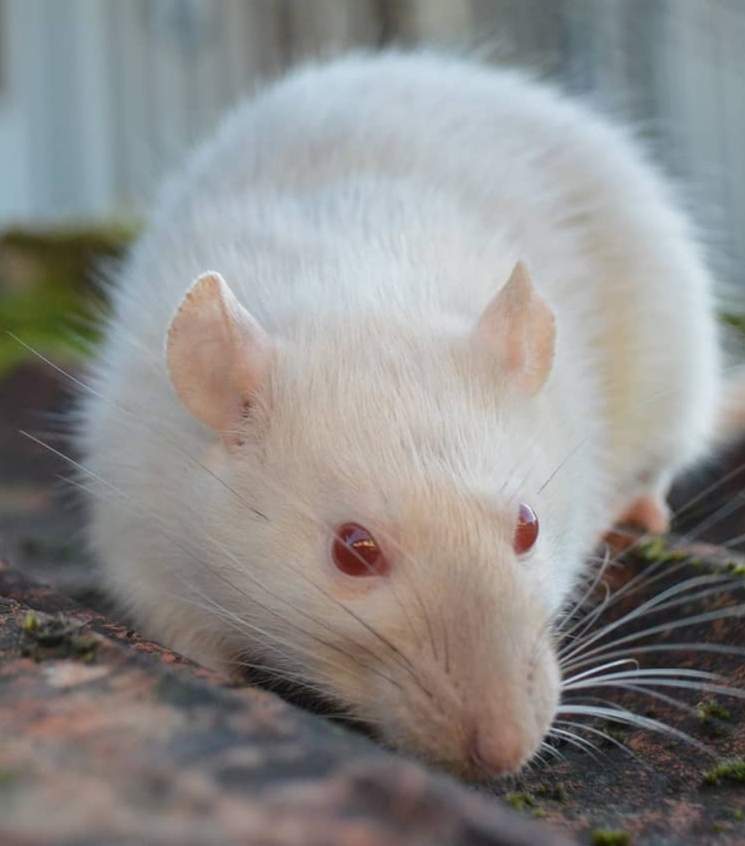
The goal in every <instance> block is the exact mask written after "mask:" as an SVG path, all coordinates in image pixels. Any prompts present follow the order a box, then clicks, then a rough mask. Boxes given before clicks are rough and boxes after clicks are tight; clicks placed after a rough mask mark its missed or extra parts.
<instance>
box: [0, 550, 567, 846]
mask: <svg viewBox="0 0 745 846" xmlns="http://www.w3.org/2000/svg"><path fill="white" fill-rule="evenodd" d="M0 842H1V843H3V844H24V846H31V844H76V845H77V846H80V844H102V843H106V844H112V846H113V844H130V843H132V844H141V843H147V844H179V846H188V844H205V843H221V844H233V843H235V844H257V846H258V844H262V846H263V844H266V846H290V845H291V844H292V846H295V844H297V846H315V844H318V846H321V844H339V845H340V846H341V845H342V844H344V846H377V844H381V846H396V844H402V846H403V844H440V843H442V844H453V846H455V844H464V846H465V844H483V846H487V845H488V844H494V846H497V844H503V846H561V844H565V846H566V844H567V843H568V840H567V839H565V838H563V837H562V836H560V835H559V834H557V833H555V832H553V831H551V830H550V829H548V828H544V827H539V826H538V825H537V824H536V823H534V822H533V821H529V820H524V819H521V818H520V817H518V816H517V815H516V814H514V813H512V812H511V811H509V810H505V809H504V808H503V807H501V806H500V805H498V804H497V803H496V802H489V801H488V800H487V799H486V798H485V797H480V796H478V795H476V793H475V792H473V791H469V790H467V789H466V788H464V787H462V786H460V785H458V784H456V783H454V782H452V781H450V780H449V779H447V778H445V777H442V776H438V775H435V774H432V773H428V772H427V771H426V770H425V769H423V768H422V767H420V766H418V765H416V764H414V763H411V762H408V761H405V760H403V759H401V758H397V757H394V756H393V755H390V754H388V753H386V752H384V751H382V750H381V749H379V748H378V747H376V746H375V745H373V744H372V743H371V742H369V741H368V740H366V739H364V738H362V737H360V736H357V735H356V734H352V733H351V732H349V731H347V730H345V729H342V728H339V727H336V726H334V724H333V723H332V722H330V721H328V720H325V719H323V718H321V717H317V716H313V715H310V714H307V713H305V712H303V711H300V710H299V709H297V708H295V707H293V706H291V705H288V704H286V703H285V702H283V701H282V700H280V699H279V698H278V697H277V696H275V695H274V694H271V693H269V692H267V691H263V690H258V689H255V688H250V687H244V688H240V689H237V688H234V689H231V688H230V687H227V686H226V684H225V683H224V681H223V680H222V679H220V677H218V676H216V675H214V674H211V673H209V672H207V671H205V670H203V669H200V668H198V667H195V666H194V665H192V664H190V663H189V662H188V661H185V660H183V659H181V658H180V657H179V656H177V655H174V654H173V653H172V652H169V651H168V650H165V649H162V648H161V647H159V646H158V645H156V644H153V643H149V642H147V641H145V640H143V639H142V638H140V637H138V636H137V635H136V634H135V633H134V632H130V631H127V630H126V629H125V628H124V627H122V626H119V625H116V624H113V623H111V622H109V621H107V620H106V618H104V617H102V616H101V615H99V614H96V613H95V612H93V611H90V610H86V609H81V608H77V607H76V606H75V605H74V604H73V603H72V602H71V601H69V600H67V599H65V598H64V597H62V596H60V595H59V594H57V593H56V592H55V591H53V590H52V589H49V588H45V587H42V586H38V585H34V584H32V583H30V582H28V581H27V580H26V579H25V578H24V577H22V576H21V575H20V574H19V573H18V572H17V571H14V570H12V569H11V568H10V567H8V566H7V565H4V564H3V565H0Z"/></svg>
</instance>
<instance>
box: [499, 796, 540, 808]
mask: <svg viewBox="0 0 745 846" xmlns="http://www.w3.org/2000/svg"><path fill="white" fill-rule="evenodd" d="M502 798H503V799H504V801H505V802H507V804H508V805H511V806H512V807H513V808H514V809H515V810H516V811H532V810H533V809H534V808H536V807H537V803H536V801H535V797H534V796H533V795H532V794H531V793H505V794H504V796H503V797H502Z"/></svg>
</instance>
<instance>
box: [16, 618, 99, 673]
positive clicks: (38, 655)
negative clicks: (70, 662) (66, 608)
mask: <svg viewBox="0 0 745 846" xmlns="http://www.w3.org/2000/svg"><path fill="white" fill-rule="evenodd" d="M20 651H21V655H24V656H26V657H27V658H33V660H34V661H45V660H47V659H49V658H76V659H77V660H79V661H85V662H86V663H90V662H92V661H93V660H94V659H95V657H96V652H97V651H98V640H97V638H95V637H94V636H93V635H90V634H80V625H79V624H78V623H74V622H71V621H70V620H68V619H66V618H65V617H64V616H63V615H61V614H60V615H57V616H50V615H48V614H40V613H38V612H36V611H29V612H28V613H27V614H26V616H25V617H24V619H23V623H22V624H21V641H20Z"/></svg>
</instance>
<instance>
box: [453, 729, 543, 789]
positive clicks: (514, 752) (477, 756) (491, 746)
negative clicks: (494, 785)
mask: <svg viewBox="0 0 745 846" xmlns="http://www.w3.org/2000/svg"><path fill="white" fill-rule="evenodd" d="M532 751H533V750H532V748H530V747H528V748H526V741H525V739H524V738H523V737H521V734H520V732H519V730H518V729H517V727H516V726H514V725H512V724H511V723H504V724H502V725H499V726H494V725H492V726H489V727H484V728H481V729H478V730H477V731H476V732H475V734H474V735H473V736H472V739H471V743H470V746H469V749H468V757H469V760H470V762H471V764H472V765H473V767H474V769H475V770H476V771H477V772H478V773H479V774H481V775H484V776H504V775H509V774H510V773H516V772H518V771H519V770H520V768H521V767H522V765H523V764H524V763H525V761H526V760H527V759H528V758H529V757H530V755H531V753H532Z"/></svg>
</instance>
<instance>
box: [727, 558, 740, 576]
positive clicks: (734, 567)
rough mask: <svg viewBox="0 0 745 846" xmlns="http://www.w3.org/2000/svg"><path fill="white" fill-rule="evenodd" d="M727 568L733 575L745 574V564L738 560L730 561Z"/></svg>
mask: <svg viewBox="0 0 745 846" xmlns="http://www.w3.org/2000/svg"><path fill="white" fill-rule="evenodd" d="M726 569H727V572H728V573H732V575H733V576H745V564H738V563H737V561H728V562H727V565H726Z"/></svg>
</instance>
